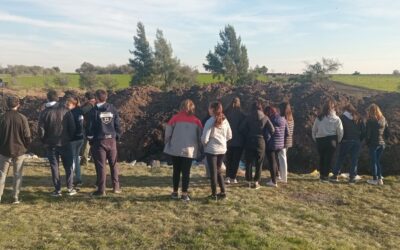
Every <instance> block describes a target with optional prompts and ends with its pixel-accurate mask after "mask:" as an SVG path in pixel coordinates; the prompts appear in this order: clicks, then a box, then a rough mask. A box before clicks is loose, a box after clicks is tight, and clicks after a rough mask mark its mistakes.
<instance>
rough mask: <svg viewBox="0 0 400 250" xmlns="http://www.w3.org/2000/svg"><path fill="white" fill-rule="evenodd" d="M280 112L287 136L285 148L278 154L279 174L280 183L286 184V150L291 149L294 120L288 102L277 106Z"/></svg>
mask: <svg viewBox="0 0 400 250" xmlns="http://www.w3.org/2000/svg"><path fill="white" fill-rule="evenodd" d="M279 109H280V111H281V116H282V117H284V118H285V119H286V122H287V127H288V131H287V132H288V134H287V136H286V137H285V146H284V148H283V149H282V150H280V151H279V152H278V159H279V172H280V174H281V178H282V179H281V181H282V182H283V183H287V176H288V163H287V153H288V150H289V149H290V148H291V147H293V131H294V119H293V114H292V108H291V107H290V104H289V103H288V102H283V103H281V105H280V106H279Z"/></svg>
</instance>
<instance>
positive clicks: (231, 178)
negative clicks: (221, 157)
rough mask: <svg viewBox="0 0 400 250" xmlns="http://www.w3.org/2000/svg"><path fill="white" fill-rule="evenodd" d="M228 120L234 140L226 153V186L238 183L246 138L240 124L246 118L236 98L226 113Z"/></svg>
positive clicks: (230, 142) (229, 142)
mask: <svg viewBox="0 0 400 250" xmlns="http://www.w3.org/2000/svg"><path fill="white" fill-rule="evenodd" d="M225 115H226V119H227V120H228V122H229V125H230V126H231V129H232V139H231V140H230V141H228V151H227V152H226V167H227V168H226V180H225V183H226V184H231V183H232V184H236V183H238V181H237V179H236V176H237V172H238V169H239V164H240V159H241V157H242V153H243V145H244V138H243V135H242V134H240V132H239V128H240V124H241V123H242V122H243V120H244V119H245V118H246V116H245V115H244V114H243V112H242V109H241V105H240V99H239V97H235V98H234V99H233V100H232V103H231V104H230V105H229V107H228V108H227V109H226V111H225Z"/></svg>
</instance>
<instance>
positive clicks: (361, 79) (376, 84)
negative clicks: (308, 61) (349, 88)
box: [332, 75, 400, 91]
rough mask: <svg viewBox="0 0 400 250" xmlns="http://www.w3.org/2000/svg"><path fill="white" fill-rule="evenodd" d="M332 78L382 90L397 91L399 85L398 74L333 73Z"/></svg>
mask: <svg viewBox="0 0 400 250" xmlns="http://www.w3.org/2000/svg"><path fill="white" fill-rule="evenodd" d="M332 80H334V81H337V82H342V83H345V84H348V85H353V86H358V87H363V88H368V89H376V90H383V91H399V87H400V76H395V75H358V76H357V75H333V76H332Z"/></svg>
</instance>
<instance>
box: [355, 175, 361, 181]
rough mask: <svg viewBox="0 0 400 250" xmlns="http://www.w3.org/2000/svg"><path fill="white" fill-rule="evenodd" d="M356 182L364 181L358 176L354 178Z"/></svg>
mask: <svg viewBox="0 0 400 250" xmlns="http://www.w3.org/2000/svg"><path fill="white" fill-rule="evenodd" d="M354 180H356V181H361V180H362V177H361V176H359V175H356V177H354Z"/></svg>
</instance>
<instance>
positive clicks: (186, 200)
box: [181, 194, 190, 202]
mask: <svg viewBox="0 0 400 250" xmlns="http://www.w3.org/2000/svg"><path fill="white" fill-rule="evenodd" d="M181 200H182V201H184V202H189V201H190V197H189V195H187V194H185V195H182V196H181Z"/></svg>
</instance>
